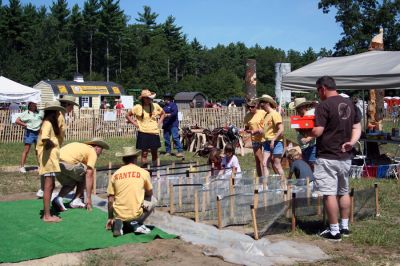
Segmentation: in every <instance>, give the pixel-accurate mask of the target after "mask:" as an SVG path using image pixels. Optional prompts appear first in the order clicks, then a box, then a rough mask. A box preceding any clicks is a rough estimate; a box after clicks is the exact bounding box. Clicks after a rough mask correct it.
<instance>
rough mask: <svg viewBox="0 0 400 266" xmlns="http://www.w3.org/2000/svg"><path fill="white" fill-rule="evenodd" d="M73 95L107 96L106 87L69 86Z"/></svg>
mask: <svg viewBox="0 0 400 266" xmlns="http://www.w3.org/2000/svg"><path fill="white" fill-rule="evenodd" d="M71 89H72V92H73V93H74V94H81V95H107V94H109V93H108V89H107V87H106V86H78V85H71Z"/></svg>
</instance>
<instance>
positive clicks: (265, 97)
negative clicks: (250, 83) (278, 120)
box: [256, 94, 278, 108]
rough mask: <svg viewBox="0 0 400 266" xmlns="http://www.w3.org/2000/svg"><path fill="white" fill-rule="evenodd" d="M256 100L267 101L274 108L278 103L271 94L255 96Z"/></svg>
mask: <svg viewBox="0 0 400 266" xmlns="http://www.w3.org/2000/svg"><path fill="white" fill-rule="evenodd" d="M256 100H257V101H259V102H260V101H264V102H267V103H269V104H271V105H272V107H273V108H275V107H276V106H277V105H278V104H277V103H276V102H275V100H274V99H273V98H272V97H271V96H269V95H268V94H263V95H262V96H261V97H260V98H257V99H256Z"/></svg>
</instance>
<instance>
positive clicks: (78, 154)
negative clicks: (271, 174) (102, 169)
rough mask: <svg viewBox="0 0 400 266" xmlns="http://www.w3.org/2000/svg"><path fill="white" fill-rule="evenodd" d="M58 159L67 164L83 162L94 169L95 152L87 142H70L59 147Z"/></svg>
mask: <svg viewBox="0 0 400 266" xmlns="http://www.w3.org/2000/svg"><path fill="white" fill-rule="evenodd" d="M60 161H64V162H66V163H69V164H77V163H83V164H84V165H86V166H88V167H90V168H92V169H94V168H95V166H96V161H97V153H96V150H95V149H94V148H93V147H92V146H90V145H88V144H85V143H79V142H72V143H69V144H67V145H65V146H64V147H62V148H61V150H60Z"/></svg>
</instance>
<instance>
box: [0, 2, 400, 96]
mask: <svg viewBox="0 0 400 266" xmlns="http://www.w3.org/2000/svg"><path fill="white" fill-rule="evenodd" d="M331 2H332V1H331ZM333 2H336V1H333ZM356 2H360V1H356ZM384 2H387V1H384ZM388 2H391V1H388ZM332 6H334V4H332V3H329V1H321V2H320V6H319V8H321V9H323V11H324V12H329V9H330V8H331V7H332ZM339 11H340V10H339ZM397 14H398V13H397ZM157 18H158V14H157V13H156V12H154V11H153V10H152V9H151V7H149V6H144V7H143V10H142V11H141V12H138V13H137V16H136V17H135V18H130V17H129V16H127V15H126V14H124V11H123V10H121V8H120V5H119V1H118V0H86V1H85V2H84V3H83V5H82V6H81V7H80V6H78V5H74V6H72V8H69V7H68V3H67V0H55V1H54V2H53V3H52V4H51V5H50V6H49V7H48V8H47V7H45V6H39V7H37V6H35V5H33V4H32V3H29V4H25V5H22V4H21V2H20V0H10V1H9V3H8V4H7V5H6V4H3V3H2V0H0V47H1V49H0V75H3V76H6V77H8V78H11V79H13V80H16V81H18V82H21V83H24V84H29V85H34V84H36V83H37V82H38V81H40V80H46V79H50V80H54V79H65V80H71V79H72V78H73V75H74V73H77V72H79V73H81V74H83V75H84V78H85V80H101V81H108V80H109V81H114V82H117V83H120V84H121V85H122V86H123V87H124V88H125V89H126V90H127V91H128V92H129V91H130V90H132V89H141V88H144V87H147V88H150V89H151V90H153V91H155V92H157V93H158V94H162V93H164V92H166V91H169V92H172V93H176V92H178V91H200V92H203V93H205V94H206V95H207V96H208V97H209V98H211V99H214V100H222V99H226V98H228V97H232V96H243V95H244V74H245V63H246V60H247V59H249V58H254V59H256V60H257V91H258V94H262V93H268V94H271V95H274V83H275V82H274V77H275V70H274V64H275V63H277V62H289V63H291V64H292V70H294V69H297V68H299V67H301V66H303V65H306V64H308V63H311V62H313V61H315V60H316V59H317V58H318V57H322V56H331V55H332V54H333V53H334V52H333V51H330V50H327V49H325V48H323V49H321V50H320V51H318V52H316V51H314V50H313V49H312V48H311V47H310V48H309V49H307V50H306V51H303V52H301V51H296V50H289V51H287V52H286V51H284V50H282V49H279V48H275V47H272V46H267V47H261V46H259V45H255V46H253V47H246V46H245V45H244V43H242V42H237V43H231V44H229V45H217V46H216V47H213V48H208V47H206V46H205V45H202V44H201V43H200V42H199V41H198V40H197V39H196V38H194V39H193V40H188V38H187V36H186V34H185V33H184V32H183V31H182V27H181V26H179V25H177V24H176V23H175V17H173V16H172V15H171V16H169V17H167V18H166V20H165V21H163V22H159V21H158V20H157ZM377 27H378V28H379V25H378V26H377ZM372 30H373V29H371V31H372ZM370 37H371V36H369V38H370ZM339 48H340V47H339ZM361 49H364V48H361ZM336 50H337V51H342V50H340V49H338V47H336ZM337 51H335V52H337ZM350 52H351V51H350ZM354 52H358V50H357V51H354Z"/></svg>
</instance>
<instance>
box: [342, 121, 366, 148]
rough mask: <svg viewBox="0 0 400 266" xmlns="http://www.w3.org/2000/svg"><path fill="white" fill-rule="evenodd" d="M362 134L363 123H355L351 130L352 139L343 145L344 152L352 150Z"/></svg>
mask: <svg viewBox="0 0 400 266" xmlns="http://www.w3.org/2000/svg"><path fill="white" fill-rule="evenodd" d="M360 136H361V123H357V124H354V125H353V128H352V130H351V139H350V141H348V142H346V143H344V144H343V145H342V152H346V151H350V150H351V149H352V148H353V146H354V145H355V144H356V143H357V141H358V140H359V139H360Z"/></svg>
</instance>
